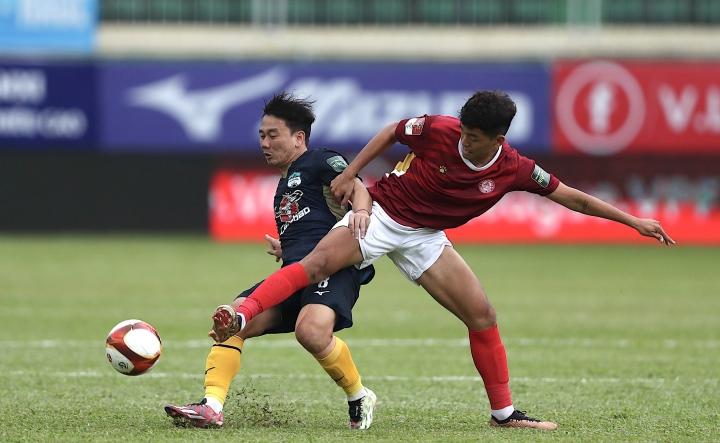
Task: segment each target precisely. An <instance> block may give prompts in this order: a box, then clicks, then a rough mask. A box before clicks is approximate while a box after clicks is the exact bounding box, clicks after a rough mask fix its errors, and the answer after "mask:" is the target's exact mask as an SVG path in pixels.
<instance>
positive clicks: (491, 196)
mask: <svg viewBox="0 0 720 443" xmlns="http://www.w3.org/2000/svg"><path fill="white" fill-rule="evenodd" d="M395 137H396V138H397V140H398V141H399V142H400V143H402V144H404V145H407V146H408V147H409V148H410V149H411V150H412V152H413V153H414V154H415V158H414V159H412V160H406V161H405V162H404V164H403V165H402V166H403V167H402V168H400V169H401V170H398V168H396V170H395V171H393V172H392V173H391V174H389V175H388V176H386V177H383V178H382V179H380V180H379V181H378V182H377V183H376V184H375V185H374V186H373V187H371V188H370V189H369V191H370V195H371V196H372V198H373V200H375V201H377V202H378V203H379V204H380V206H382V208H383V209H384V210H385V212H387V213H388V215H389V216H390V217H392V219H393V220H395V221H396V222H398V223H400V224H402V225H405V226H408V227H411V228H423V227H424V228H433V229H439V230H440V229H448V228H454V227H457V226H461V225H463V224H465V223H466V222H468V221H469V220H471V219H473V218H475V217H477V216H478V215H480V214H482V213H484V212H486V211H487V210H488V209H490V208H492V207H493V206H494V205H495V203H497V202H498V201H500V199H501V198H502V197H503V195H505V194H507V193H508V192H511V191H528V192H532V193H534V194H539V195H547V194H550V193H551V192H553V191H554V190H555V189H557V187H558V184H559V183H560V182H559V181H558V179H557V178H556V177H554V176H553V175H551V174H549V173H547V172H545V171H544V170H543V169H542V168H540V166H538V165H536V164H535V161H534V160H531V159H529V158H527V157H524V156H522V155H520V154H519V153H518V152H517V151H516V150H515V149H514V148H512V147H510V145H508V144H507V143H504V144H503V145H502V146H500V147H499V148H498V151H497V153H496V155H495V156H494V157H493V159H492V160H490V162H488V164H486V165H484V166H481V167H477V166H475V165H473V164H472V163H471V162H470V161H469V160H467V159H465V158H464V157H463V156H462V146H461V143H460V120H459V119H457V118H455V117H450V116H444V115H430V116H428V115H425V116H423V117H417V118H411V119H406V120H402V121H400V123H398V125H397V127H396V128H395ZM399 166H400V164H399ZM402 169H404V171H403V170H402Z"/></svg>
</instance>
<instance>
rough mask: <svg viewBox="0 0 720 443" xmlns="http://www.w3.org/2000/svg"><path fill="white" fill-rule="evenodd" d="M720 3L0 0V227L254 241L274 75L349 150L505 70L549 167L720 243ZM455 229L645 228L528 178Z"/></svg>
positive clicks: (587, 231)
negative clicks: (264, 119)
mask: <svg viewBox="0 0 720 443" xmlns="http://www.w3.org/2000/svg"><path fill="white" fill-rule="evenodd" d="M719 24H720V1H717V0H382V1H381V0H265V1H263V0H2V1H0V52H2V58H0V208H1V210H0V230H1V231H4V232H27V231H31V232H77V231H81V232H98V231H100V232H128V231H131V232H192V233H202V234H205V233H207V234H208V235H210V236H212V238H215V239H218V240H233V241H261V239H262V234H263V233H265V232H274V222H273V213H272V205H271V201H272V200H271V197H272V195H273V193H274V188H275V184H276V180H277V176H276V171H274V170H273V169H269V168H267V166H265V165H264V160H263V158H262V157H261V155H259V150H258V141H257V124H258V121H259V117H260V113H261V109H262V106H263V101H264V100H266V99H267V98H268V97H270V96H271V95H272V94H274V93H276V92H279V91H281V90H288V91H291V92H294V93H295V94H297V95H300V96H309V97H311V98H312V99H314V100H315V101H316V113H317V122H316V124H315V125H314V127H313V131H312V138H311V140H310V145H311V146H313V147H331V148H335V149H337V150H340V151H341V152H342V153H344V154H345V155H346V156H347V157H349V158H351V157H353V156H354V155H355V154H356V153H357V152H358V151H359V150H360V149H361V148H362V147H363V146H364V144H365V143H366V142H367V141H368V140H369V139H370V138H371V137H372V136H373V135H374V134H375V132H376V131H377V130H379V129H380V128H381V127H382V126H383V125H385V124H387V123H388V122H391V121H394V120H399V119H401V118H407V117H412V116H417V115H422V114H424V113H443V114H451V115H456V114H457V111H458V110H459V107H460V106H461V105H462V103H464V101H465V99H466V98H467V97H468V96H469V95H470V94H471V93H472V92H473V91H475V90H477V89H501V90H505V91H508V92H509V93H510V95H511V96H512V97H513V98H514V100H515V101H516V103H517V104H518V115H517V117H516V119H515V121H514V123H513V126H512V129H511V132H510V134H509V141H510V143H511V144H512V145H513V146H515V147H516V148H518V149H519V150H520V151H521V152H522V153H523V154H525V155H527V156H529V157H532V158H534V159H536V160H537V161H538V163H539V164H540V165H541V166H542V167H543V168H544V169H546V170H548V171H550V172H552V173H554V174H556V175H557V176H558V177H559V178H560V179H561V180H563V181H565V182H566V183H568V184H569V185H571V186H575V187H579V188H581V189H583V190H585V191H588V192H592V193H594V194H596V195H598V196H600V197H601V198H603V199H605V200H607V201H610V202H612V203H614V204H616V205H619V206H620V207H622V208H624V209H626V210H629V211H632V212H633V213H636V214H639V215H643V216H648V217H653V218H657V219H660V220H662V221H663V223H664V224H665V226H666V228H667V230H668V232H669V233H670V234H671V235H672V236H674V237H675V239H676V240H677V241H678V242H680V243H684V244H720V211H719V210H718V199H719V193H720V52H718V48H720V30H719V28H718V25H719ZM404 152H405V150H404V148H403V147H398V148H397V149H394V150H393V151H392V152H391V153H390V154H389V155H388V156H387V158H385V159H382V160H380V161H377V162H375V164H373V165H372V166H371V167H370V168H368V170H367V171H366V173H367V176H366V179H367V180H368V182H372V180H373V179H374V178H375V177H378V176H379V175H380V174H382V173H384V172H386V171H388V170H390V169H392V165H393V164H394V162H395V161H397V160H398V159H400V158H402V156H403V155H404ZM450 236H451V238H453V240H455V241H457V242H471V243H472V242H520V243H533V242H561V243H572V242H581V243H585V242H603V243H604V242H618V243H624V242H643V241H645V242H647V240H646V239H642V238H639V236H637V235H636V234H635V233H634V232H632V231H631V230H629V229H627V228H625V227H623V226H615V225H613V224H610V223H608V222H605V221H602V220H595V219H591V218H589V217H583V216H579V215H576V214H573V213H571V212H569V211H566V210H564V209H563V208H559V207H556V206H554V205H553V204H552V203H550V202H549V201H547V200H546V199H541V198H536V197H534V196H532V195H524V194H522V193H517V195H514V194H513V195H510V196H508V197H506V198H505V199H504V200H503V201H502V202H501V203H500V204H499V205H497V206H496V207H495V208H494V209H493V210H492V211H491V212H490V213H488V214H486V215H485V216H483V217H481V218H480V219H476V220H474V221H473V222H471V223H470V224H468V225H467V226H465V227H463V228H459V229H457V230H454V231H453V232H451V233H450Z"/></svg>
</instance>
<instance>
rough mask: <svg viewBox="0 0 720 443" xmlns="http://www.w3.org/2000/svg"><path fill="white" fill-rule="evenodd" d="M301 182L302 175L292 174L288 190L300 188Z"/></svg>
mask: <svg viewBox="0 0 720 443" xmlns="http://www.w3.org/2000/svg"><path fill="white" fill-rule="evenodd" d="M300 183H301V180H300V173H299V172H293V173H292V174H290V177H288V182H287V185H288V188H297V187H298V186H300Z"/></svg>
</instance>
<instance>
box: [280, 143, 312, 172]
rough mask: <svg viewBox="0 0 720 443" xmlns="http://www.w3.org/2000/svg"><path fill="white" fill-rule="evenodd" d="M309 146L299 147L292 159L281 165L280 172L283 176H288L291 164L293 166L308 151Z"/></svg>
mask: <svg viewBox="0 0 720 443" xmlns="http://www.w3.org/2000/svg"><path fill="white" fill-rule="evenodd" d="M307 150H308V149H307V147H305V146H303V147H301V148H300V149H298V151H297V152H295V154H294V155H293V156H292V157H291V158H290V161H288V163H287V164H286V165H283V166H281V167H280V173H281V174H282V176H283V177H287V172H288V169H290V166H292V164H293V163H295V160H297V159H298V158H300V156H301V155H303V154H304V153H306V152H307Z"/></svg>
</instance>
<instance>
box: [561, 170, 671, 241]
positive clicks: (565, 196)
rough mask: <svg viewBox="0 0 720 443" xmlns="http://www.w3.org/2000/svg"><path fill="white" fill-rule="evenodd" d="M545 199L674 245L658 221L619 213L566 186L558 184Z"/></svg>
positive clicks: (613, 208) (595, 198)
mask: <svg viewBox="0 0 720 443" xmlns="http://www.w3.org/2000/svg"><path fill="white" fill-rule="evenodd" d="M547 197H548V198H549V199H550V200H552V201H554V202H555V203H559V204H561V205H563V206H565V207H566V208H568V209H572V210H573V211H576V212H580V213H582V214H587V215H592V216H594V217H601V218H605V219H608V220H612V221H616V222H619V223H622V224H624V225H627V226H630V227H631V228H633V229H635V230H637V231H638V232H639V233H640V234H642V235H644V236H647V237H654V238H656V239H658V240H659V241H660V242H661V243H663V244H666V245H671V244H675V241H674V240H673V239H672V238H670V236H669V235H667V233H665V231H664V230H663V228H662V226H661V225H660V222H659V221H657V220H652V219H647V218H638V217H635V216H634V215H631V214H628V213H627V212H625V211H621V210H620V209H618V208H616V207H615V206H613V205H611V204H610V203H607V202H604V201H602V200H600V199H599V198H597V197H593V196H592V195H589V194H586V193H584V192H582V191H580V190H578V189H575V188H572V187H570V186H567V185H565V184H564V183H560V185H558V187H557V189H556V190H555V191H553V192H552V193H551V194H549V195H548V196H547Z"/></svg>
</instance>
